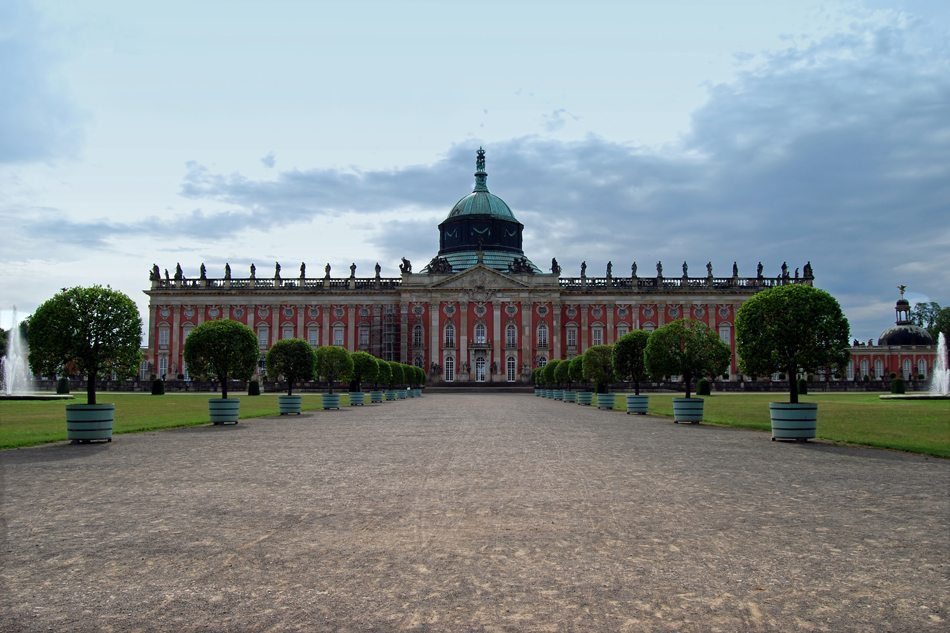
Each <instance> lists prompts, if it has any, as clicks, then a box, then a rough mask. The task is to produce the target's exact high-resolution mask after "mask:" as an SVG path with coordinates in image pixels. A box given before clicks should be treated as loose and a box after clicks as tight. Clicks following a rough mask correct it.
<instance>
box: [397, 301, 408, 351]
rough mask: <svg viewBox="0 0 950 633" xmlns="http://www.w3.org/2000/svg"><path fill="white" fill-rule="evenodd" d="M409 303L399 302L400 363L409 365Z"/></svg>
mask: <svg viewBox="0 0 950 633" xmlns="http://www.w3.org/2000/svg"><path fill="white" fill-rule="evenodd" d="M408 358H409V303H408V302H407V301H400V302H399V362H400V363H403V364H408V363H409V360H408Z"/></svg>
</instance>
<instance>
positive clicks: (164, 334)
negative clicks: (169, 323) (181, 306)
mask: <svg viewBox="0 0 950 633" xmlns="http://www.w3.org/2000/svg"><path fill="white" fill-rule="evenodd" d="M158 344H159V345H161V346H163V347H168V328H165V327H163V328H162V329H160V330H159V331H158Z"/></svg>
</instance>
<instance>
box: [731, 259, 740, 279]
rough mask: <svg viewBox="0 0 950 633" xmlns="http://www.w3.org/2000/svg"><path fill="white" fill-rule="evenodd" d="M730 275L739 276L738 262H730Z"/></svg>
mask: <svg viewBox="0 0 950 633" xmlns="http://www.w3.org/2000/svg"><path fill="white" fill-rule="evenodd" d="M732 276H733V277H738V276H739V264H737V263H736V262H732Z"/></svg>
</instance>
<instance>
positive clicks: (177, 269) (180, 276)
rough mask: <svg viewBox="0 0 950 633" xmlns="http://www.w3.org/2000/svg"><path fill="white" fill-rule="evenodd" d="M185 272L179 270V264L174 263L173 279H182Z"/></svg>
mask: <svg viewBox="0 0 950 633" xmlns="http://www.w3.org/2000/svg"><path fill="white" fill-rule="evenodd" d="M184 278H185V273H183V272H181V264H175V281H182V280H183V279H184Z"/></svg>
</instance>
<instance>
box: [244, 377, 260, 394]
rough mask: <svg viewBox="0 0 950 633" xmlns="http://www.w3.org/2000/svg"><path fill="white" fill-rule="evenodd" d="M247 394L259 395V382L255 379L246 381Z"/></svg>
mask: <svg viewBox="0 0 950 633" xmlns="http://www.w3.org/2000/svg"><path fill="white" fill-rule="evenodd" d="M247 395H249V396H259V395H261V383H259V382H258V381H256V380H252V381H251V382H249V383H247Z"/></svg>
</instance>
